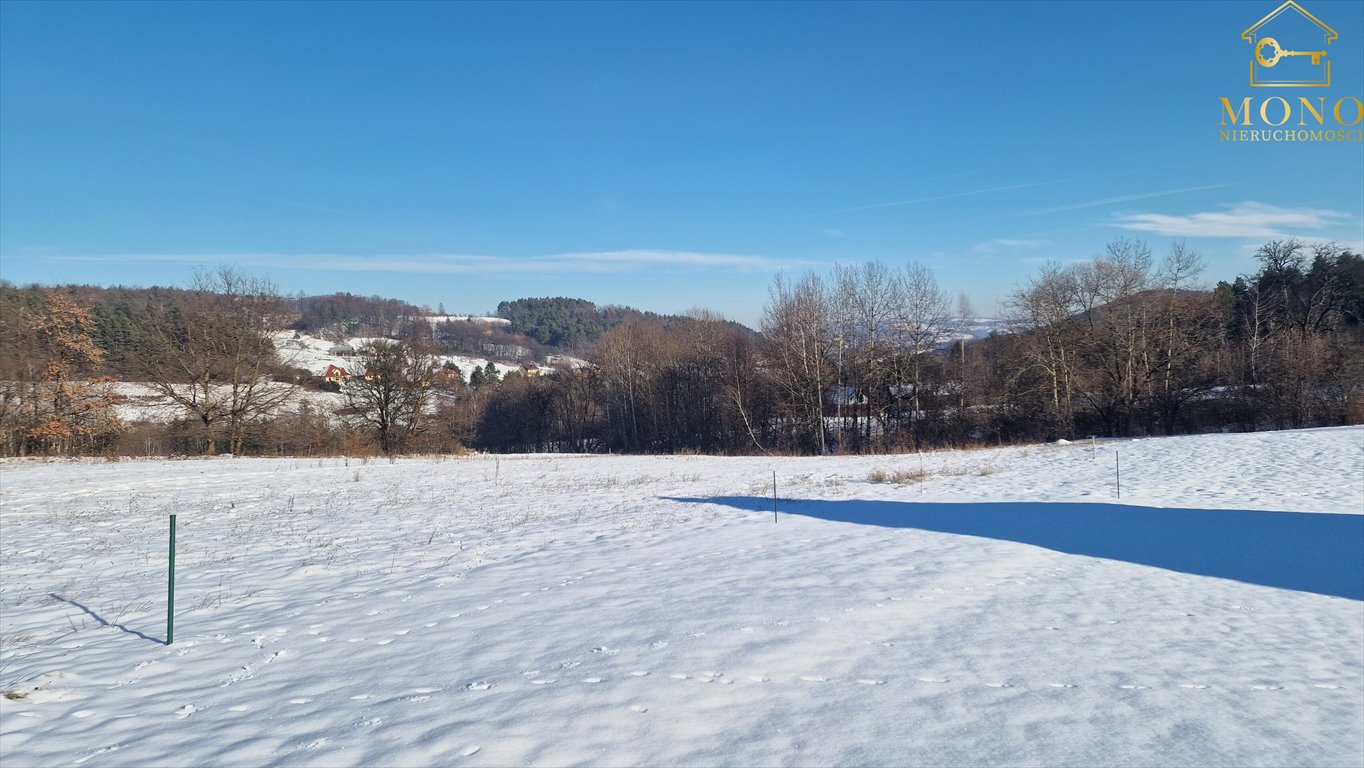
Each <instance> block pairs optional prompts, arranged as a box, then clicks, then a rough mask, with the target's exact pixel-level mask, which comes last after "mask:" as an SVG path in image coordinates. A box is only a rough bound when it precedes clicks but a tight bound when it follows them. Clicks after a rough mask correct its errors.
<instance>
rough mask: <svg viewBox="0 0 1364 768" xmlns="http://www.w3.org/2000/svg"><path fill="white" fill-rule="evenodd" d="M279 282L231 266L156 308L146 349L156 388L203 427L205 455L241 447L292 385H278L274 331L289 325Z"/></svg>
mask: <svg viewBox="0 0 1364 768" xmlns="http://www.w3.org/2000/svg"><path fill="white" fill-rule="evenodd" d="M287 322H288V316H287V315H286V312H285V305H284V301H283V299H282V297H281V296H280V295H279V292H278V290H277V289H276V287H275V284H274V283H273V282H271V281H270V280H269V279H267V278H262V277H252V276H248V275H245V274H242V273H240V272H237V271H236V270H234V269H232V268H230V267H220V268H218V269H217V270H214V271H212V272H199V273H196V274H195V276H194V280H193V282H192V283H191V286H190V288H189V290H188V291H185V292H183V293H177V294H171V295H168V296H165V297H163V298H162V300H161V301H160V302H158V303H156V304H154V305H153V306H152V307H151V308H150V312H149V316H148V318H147V322H146V323H145V324H144V327H145V343H144V348H145V349H146V350H147V351H148V353H149V354H148V360H147V370H148V374H149V376H150V378H151V383H152V386H153V387H155V388H156V390H157V391H158V392H160V393H161V394H162V395H163V396H165V397H166V398H168V399H170V400H171V401H173V402H175V403H177V404H178V405H180V406H181V407H183V408H184V409H185V410H186V411H188V412H189V414H190V415H191V416H192V417H193V418H194V420H195V421H197V422H198V423H199V425H200V428H201V430H202V436H203V439H204V452H205V453H207V454H213V453H216V452H217V450H218V442H219V440H220V439H221V438H222V432H223V430H224V429H226V433H227V434H226V437H227V445H228V449H229V450H230V451H231V452H232V453H237V454H240V453H241V452H242V446H243V442H244V441H245V438H246V432H247V428H248V427H249V426H250V425H251V424H252V423H253V422H256V421H258V420H261V419H264V418H267V417H269V416H270V415H272V414H273V413H274V412H275V411H276V410H277V409H278V408H279V407H280V406H282V405H283V404H284V403H285V402H286V401H287V400H288V399H289V398H290V397H291V396H292V395H293V388H291V387H289V386H286V385H280V384H277V383H275V382H272V381H271V380H270V378H269V375H270V373H272V372H273V371H275V370H276V369H277V368H278V367H279V359H278V357H277V356H276V352H275V345H274V339H273V337H272V334H273V333H275V332H277V331H280V330H282V329H283V328H284V327H285V325H287Z"/></svg>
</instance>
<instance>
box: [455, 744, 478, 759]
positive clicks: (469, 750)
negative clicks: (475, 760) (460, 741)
mask: <svg viewBox="0 0 1364 768" xmlns="http://www.w3.org/2000/svg"><path fill="white" fill-rule="evenodd" d="M480 749H483V747H481V746H479V745H477V744H475V745H473V746H469V747H465V748H464V749H462V750H460V753H459V756H460V757H473V756H474V755H476V754H478V751H479V750H480Z"/></svg>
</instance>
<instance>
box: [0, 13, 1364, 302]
mask: <svg viewBox="0 0 1364 768" xmlns="http://www.w3.org/2000/svg"><path fill="white" fill-rule="evenodd" d="M1277 5H1278V3H1276V2H1273V1H1272V0H1271V2H1217V3H1149V2H1139V3H1107V2H1093V3H1083V2H1070V3H1028V2H1011V3H998V4H995V3H906V4H892V3H874V4H850V3H840V4H827V5H826V4H816V3H801V4H783V3H758V4H738V3H720V4H705V3H685V4H644V3H604V4H568V3H550V4H531V3H518V4H475V3H450V4H442V3H434V2H424V3H413V4H402V3H376V4H347V3H290V4H269V3H239V4H213V3H199V2H196V3H150V4H117V3H98V4H80V3H60V4H59V3H40V4H28V3H21V2H13V1H10V2H4V3H0V277H3V278H4V279H7V280H10V281H13V282H15V283H20V284H23V283H28V282H41V283H60V282H84V283H96V284H127V285H150V284H162V285H166V284H183V283H184V282H186V281H187V280H188V278H189V277H190V276H191V274H192V272H193V270H194V268H195V267H196V266H198V265H215V264H218V263H228V264H236V265H238V266H239V267H241V268H243V269H245V270H247V271H252V272H256V273H264V274H268V275H270V276H272V277H273V278H274V279H275V280H276V281H277V282H278V283H279V284H280V286H281V288H282V289H283V290H285V291H287V292H290V293H292V292H296V291H303V292H305V293H329V292H333V291H351V292H355V293H364V294H370V293H376V294H380V295H384V296H391V297H396V298H402V299H406V300H409V301H413V302H415V303H418V304H427V305H429V306H431V307H436V306H437V305H438V304H440V303H444V305H445V306H446V308H447V309H448V310H450V311H452V312H453V311H467V312H482V311H487V310H490V309H492V308H493V307H495V306H496V304H497V302H498V301H500V300H503V299H512V298H517V297H522V296H542V295H568V296H577V297H582V298H587V299H590V300H593V301H596V302H598V303H618V304H630V305H634V306H638V307H641V308H645V309H652V310H656V311H663V312H672V311H682V310H686V309H688V308H690V307H696V306H701V307H708V308H711V309H715V310H718V311H720V312H723V313H725V314H726V315H728V316H730V317H732V318H734V319H738V320H740V321H743V322H748V323H755V322H756V321H757V318H758V316H759V314H760V312H761V306H762V303H763V301H764V300H765V296H766V292H767V286H768V284H769V283H770V281H771V278H772V276H773V275H774V274H775V273H776V272H778V271H786V272H788V273H798V272H801V271H804V270H806V269H815V270H818V271H822V270H826V269H828V267H829V266H830V265H832V264H833V263H835V262H840V261H842V262H855V261H863V260H870V259H877V260H882V261H885V262H887V263H890V264H902V263H907V262H912V261H917V262H920V263H922V264H925V265H927V266H930V267H932V268H934V269H935V270H936V274H937V275H938V279H939V282H940V283H941V284H942V286H943V287H944V288H946V289H948V290H949V291H951V292H952V293H953V294H956V293H958V292H962V291H964V292H966V293H967V294H968V295H969V296H970V297H971V299H972V301H973V303H974V304H975V305H976V306H977V308H978V309H979V310H981V312H982V313H988V312H991V311H993V310H994V308H995V302H996V301H997V300H998V299H999V298H1001V297H1003V296H1004V295H1006V294H1007V293H1008V292H1009V291H1010V290H1011V289H1012V288H1013V287H1014V286H1016V285H1017V284H1018V283H1020V282H1021V281H1023V280H1024V279H1026V277H1027V276H1028V275H1029V274H1031V273H1032V272H1033V271H1034V270H1035V269H1036V268H1037V265H1038V264H1039V263H1040V262H1042V261H1045V260H1047V259H1054V260H1057V261H1061V262H1065V261H1068V260H1072V259H1083V258H1087V257H1090V256H1093V255H1095V254H1097V253H1098V252H1100V251H1101V250H1102V248H1103V246H1104V244H1105V243H1106V242H1108V241H1109V240H1111V239H1113V238H1115V237H1119V236H1135V237H1141V238H1143V239H1145V240H1147V242H1149V243H1150V244H1151V245H1152V247H1153V248H1154V249H1155V250H1156V252H1157V253H1158V254H1160V253H1163V252H1164V251H1165V249H1167V248H1168V246H1169V244H1170V243H1171V242H1172V241H1173V240H1176V239H1181V238H1183V239H1186V240H1187V242H1188V244H1189V245H1190V246H1192V247H1193V248H1195V249H1196V250H1198V251H1199V252H1200V253H1202V254H1203V255H1204V257H1205V259H1206V262H1207V265H1208V271H1207V273H1206V274H1205V277H1206V278H1208V279H1209V280H1216V279H1222V278H1230V277H1232V276H1234V275H1235V274H1237V273H1241V272H1246V271H1249V270H1251V269H1252V268H1253V267H1254V262H1253V259H1252V258H1251V252H1252V251H1253V249H1254V247H1255V246H1256V245H1258V244H1259V243H1262V242H1264V241H1265V240H1266V239H1269V238H1271V237H1284V236H1289V235H1296V236H1300V237H1304V238H1308V239H1325V240H1337V241H1340V242H1342V243H1346V244H1349V245H1351V246H1352V247H1354V248H1356V249H1360V248H1361V247H1362V246H1364V143H1360V142H1354V143H1349V144H1325V143H1322V144H1230V143H1224V142H1221V141H1220V140H1219V135H1218V129H1219V121H1220V111H1221V105H1220V102H1219V98H1220V97H1222V96H1227V97H1231V98H1233V99H1234V100H1237V101H1239V99H1241V98H1243V97H1245V96H1253V97H1256V98H1257V99H1259V98H1263V97H1265V96H1270V95H1280V96H1285V97H1288V98H1290V99H1296V97H1297V96H1298V95H1308V96H1313V97H1316V96H1326V97H1327V98H1328V102H1327V103H1328V105H1329V104H1331V103H1334V102H1335V100H1336V99H1338V98H1341V97H1344V96H1353V97H1360V96H1364V3H1358V2H1324V1H1323V0H1312V1H1311V2H1306V3H1304V5H1305V6H1306V7H1307V9H1308V10H1310V11H1311V12H1313V13H1314V14H1315V15H1317V16H1318V17H1319V18H1320V19H1321V20H1322V21H1325V22H1327V23H1328V24H1330V25H1331V26H1332V27H1334V28H1335V29H1336V30H1337V31H1338V32H1339V34H1340V38H1339V39H1338V40H1336V41H1335V42H1334V43H1332V44H1331V46H1330V51H1329V56H1328V59H1329V60H1330V61H1331V64H1332V67H1333V69H1332V73H1333V84H1332V87H1330V88H1327V89H1296V88H1293V89H1264V88H1251V87H1249V84H1248V65H1249V61H1250V55H1251V54H1250V46H1249V44H1248V43H1247V42H1245V41H1243V40H1241V39H1240V34H1241V31H1242V30H1244V29H1245V28H1246V27H1248V26H1250V25H1251V24H1253V23H1254V22H1255V21H1257V20H1258V19H1260V18H1261V17H1262V16H1264V15H1265V14H1266V13H1268V12H1269V11H1271V10H1273V9H1274V8H1275V7H1276V6H1277ZM1288 46H1289V44H1287V43H1286V44H1285V47H1288ZM1351 109H1352V108H1350V107H1348V106H1347V108H1346V109H1345V112H1346V115H1347V117H1348V116H1349V114H1350V112H1351ZM1294 124H1296V120H1294ZM1289 127H1292V126H1291V125H1290V126H1289ZM1360 127H1361V126H1355V128H1356V129H1358V128H1360Z"/></svg>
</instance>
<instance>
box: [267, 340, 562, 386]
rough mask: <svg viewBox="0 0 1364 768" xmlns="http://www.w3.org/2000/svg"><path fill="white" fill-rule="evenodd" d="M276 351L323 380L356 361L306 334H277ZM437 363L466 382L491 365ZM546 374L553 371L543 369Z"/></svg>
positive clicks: (464, 360) (501, 369)
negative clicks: (446, 365) (458, 373)
mask: <svg viewBox="0 0 1364 768" xmlns="http://www.w3.org/2000/svg"><path fill="white" fill-rule="evenodd" d="M274 339H275V348H276V349H277V350H279V356H280V359H281V360H282V361H283V362H284V363H285V364H286V365H289V366H291V367H294V368H303V369H305V370H307V371H308V372H309V373H312V374H314V375H317V376H320V375H322V373H323V372H324V371H326V370H327V366H329V365H335V366H338V367H340V368H345V369H347V370H350V369H351V368H353V367H355V364H356V360H355V356H354V355H349V354H334V353H333V352H332V351H331V350H332V349H333V348H336V347H338V346H339V345H338V343H337V342H333V341H327V340H326V339H321V338H318V337H316V336H309V335H307V334H301V333H300V334H295V333H294V332H293V331H282V332H280V333H277V334H275V337H274ZM372 341H383V339H373V338H365V337H355V338H350V339H346V341H345V342H344V343H343V344H344V346H347V347H349V348H350V349H352V350H358V349H360V348H361V347H363V346H364V345H365V344H367V343H369V342H372ZM436 362H437V363H438V364H439V363H445V362H450V363H453V364H455V365H456V366H459V369H460V371H461V372H463V374H464V377H465V378H466V379H467V378H468V377H469V374H470V373H471V372H472V371H473V369H474V368H475V367H478V368H483V367H485V366H487V365H488V358H485V357H468V356H464V355H439V356H437V358H436ZM493 367H494V368H495V369H497V372H498V373H500V374H502V375H504V376H505V375H506V374H508V373H510V372H512V371H520V370H521V366H520V365H519V364H509V363H501V362H494V363H493ZM544 370H545V371H546V372H548V371H549V370H551V369H550V368H545V369H544Z"/></svg>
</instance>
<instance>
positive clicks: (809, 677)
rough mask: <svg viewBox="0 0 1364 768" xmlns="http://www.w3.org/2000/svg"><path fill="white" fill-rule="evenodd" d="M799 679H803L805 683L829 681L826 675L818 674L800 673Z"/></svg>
mask: <svg viewBox="0 0 1364 768" xmlns="http://www.w3.org/2000/svg"><path fill="white" fill-rule="evenodd" d="M800 679H801V680H804V681H805V682H807V683H827V682H829V678H827V677H821V676H820V675H801V676H800Z"/></svg>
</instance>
